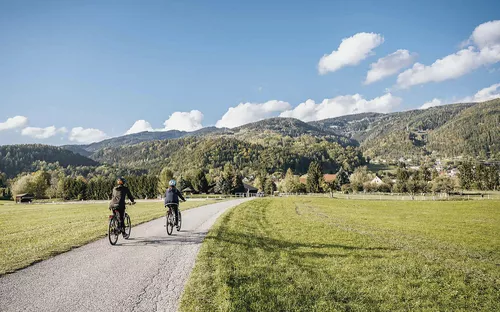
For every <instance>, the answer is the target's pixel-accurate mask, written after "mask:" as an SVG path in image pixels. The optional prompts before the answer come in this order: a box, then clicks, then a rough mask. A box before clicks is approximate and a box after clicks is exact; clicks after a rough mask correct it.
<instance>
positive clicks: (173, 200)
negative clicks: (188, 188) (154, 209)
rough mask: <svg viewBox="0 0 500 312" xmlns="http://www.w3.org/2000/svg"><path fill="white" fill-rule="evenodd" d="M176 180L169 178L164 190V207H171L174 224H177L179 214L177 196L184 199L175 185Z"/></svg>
mask: <svg viewBox="0 0 500 312" xmlns="http://www.w3.org/2000/svg"><path fill="white" fill-rule="evenodd" d="M176 184H177V182H175V180H170V181H169V182H168V185H169V187H168V189H167V190H166V191H165V207H167V206H169V207H172V209H173V210H174V215H175V224H176V225H177V220H178V218H179V217H178V216H179V198H180V199H182V201H183V202H185V201H186V200H185V199H184V197H183V196H182V193H181V192H180V191H179V190H178V189H177V188H176V187H175V185H176Z"/></svg>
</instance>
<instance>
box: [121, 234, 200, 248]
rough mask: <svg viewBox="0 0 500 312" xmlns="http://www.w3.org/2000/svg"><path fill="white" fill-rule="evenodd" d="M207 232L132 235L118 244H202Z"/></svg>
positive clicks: (126, 245) (124, 245)
mask: <svg viewBox="0 0 500 312" xmlns="http://www.w3.org/2000/svg"><path fill="white" fill-rule="evenodd" d="M206 234H207V232H185V231H182V230H181V231H180V232H174V233H173V234H172V235H171V236H168V235H167V233H165V236H149V237H142V236H139V237H131V238H129V239H128V240H121V241H120V243H118V244H116V246H122V247H129V246H150V245H152V246H161V245H194V244H201V243H202V242H203V239H204V238H205V236H206Z"/></svg>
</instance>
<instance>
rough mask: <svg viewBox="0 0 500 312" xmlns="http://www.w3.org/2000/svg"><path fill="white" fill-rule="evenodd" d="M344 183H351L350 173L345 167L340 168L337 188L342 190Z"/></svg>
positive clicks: (336, 178) (336, 182)
mask: <svg viewBox="0 0 500 312" xmlns="http://www.w3.org/2000/svg"><path fill="white" fill-rule="evenodd" d="M344 184H349V175H348V174H347V172H345V170H344V168H340V170H339V171H338V172H337V175H336V176H335V189H337V190H340V189H341V188H342V185H344Z"/></svg>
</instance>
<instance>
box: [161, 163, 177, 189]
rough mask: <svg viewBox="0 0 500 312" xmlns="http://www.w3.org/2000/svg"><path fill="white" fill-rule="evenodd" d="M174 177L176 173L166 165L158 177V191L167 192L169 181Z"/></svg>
mask: <svg viewBox="0 0 500 312" xmlns="http://www.w3.org/2000/svg"><path fill="white" fill-rule="evenodd" d="M173 178H174V173H173V172H172V170H170V169H168V168H167V167H164V168H163V169H162V170H161V172H160V176H159V177H158V193H159V194H165V191H166V190H167V189H168V186H169V185H168V182H169V181H170V180H172V179H173Z"/></svg>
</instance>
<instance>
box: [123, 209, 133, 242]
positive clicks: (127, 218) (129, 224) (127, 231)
mask: <svg viewBox="0 0 500 312" xmlns="http://www.w3.org/2000/svg"><path fill="white" fill-rule="evenodd" d="M131 232H132V222H130V216H129V215H128V214H125V233H124V234H123V238H125V239H129V237H130V233H131Z"/></svg>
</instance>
